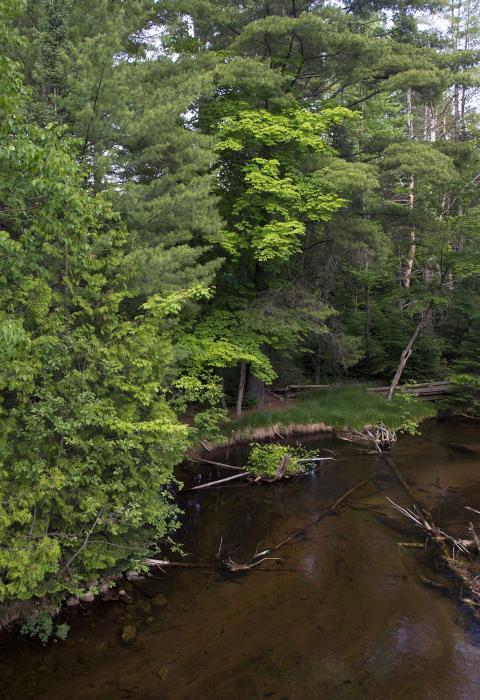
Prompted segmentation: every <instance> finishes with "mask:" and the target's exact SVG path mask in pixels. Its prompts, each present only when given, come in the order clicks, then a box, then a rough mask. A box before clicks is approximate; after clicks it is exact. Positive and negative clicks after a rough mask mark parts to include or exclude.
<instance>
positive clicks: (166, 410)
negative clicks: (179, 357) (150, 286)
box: [0, 25, 202, 624]
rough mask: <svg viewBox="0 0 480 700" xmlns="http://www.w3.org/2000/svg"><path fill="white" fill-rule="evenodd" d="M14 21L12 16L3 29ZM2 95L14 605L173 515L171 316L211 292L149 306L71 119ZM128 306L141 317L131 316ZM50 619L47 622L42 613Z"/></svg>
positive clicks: (10, 75) (5, 572) (134, 544)
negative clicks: (41, 121)
mask: <svg viewBox="0 0 480 700" xmlns="http://www.w3.org/2000/svg"><path fill="white" fill-rule="evenodd" d="M1 31H3V27H2V26H1V25H0V32H1ZM2 61H3V65H4V67H5V70H4V71H2V72H1V74H0V94H2V95H4V94H8V95H9V101H8V103H6V104H5V105H3V103H2V110H1V112H0V176H1V177H0V202H1V207H0V247H1V250H2V255H1V256H0V281H1V284H0V336H1V338H2V340H3V342H2V345H1V354H2V358H1V359H2V362H1V372H0V421H1V424H2V431H1V432H2V438H1V440H0V494H1V508H0V571H1V576H0V602H2V603H7V602H8V601H10V600H12V599H18V598H19V599H28V598H31V597H36V598H44V597H46V598H49V597H50V598H53V599H58V598H60V597H61V596H62V595H64V594H65V593H66V592H67V591H70V592H78V591H79V590H81V589H82V588H85V586H88V585H91V584H92V583H94V582H95V580H96V579H97V578H98V576H99V575H100V574H101V572H105V571H112V570H122V569H125V568H131V567H132V566H133V567H134V566H135V564H137V563H138V562H140V561H141V560H142V558H143V557H144V556H145V555H146V554H147V553H149V552H151V551H152V550H153V548H155V549H156V550H157V549H158V544H157V543H158V540H159V539H162V538H163V539H164V538H165V537H167V536H168V533H169V532H170V531H171V530H172V528H174V527H175V523H176V513H177V509H176V506H175V504H174V503H173V501H172V498H171V496H170V494H169V492H168V491H167V487H168V485H169V483H170V482H171V480H172V468H173V466H174V465H175V464H176V463H177V462H178V461H180V460H181V458H182V455H183V454H184V450H185V448H186V445H187V443H188V429H187V427H186V426H184V425H181V424H180V423H179V422H178V421H177V418H176V415H175V413H174V411H173V410H172V408H171V407H170V406H169V405H168V403H167V401H166V398H165V387H166V385H167V383H168V381H170V380H171V375H172V369H171V365H172V362H173V355H174V353H173V347H172V332H173V328H172V318H173V317H175V315H176V314H178V313H179V311H180V309H181V308H182V307H183V305H184V304H185V303H187V302H188V300H189V299H191V298H193V297H195V298H197V297H198V296H199V294H200V295H201V294H202V292H200V291H199V288H198V287H192V289H190V290H186V291H184V292H183V293H179V292H177V293H174V294H172V295H170V296H168V295H163V296H160V295H157V296H155V297H152V298H150V299H148V300H147V301H145V303H143V305H138V304H137V305H135V304H134V303H133V300H132V299H131V294H130V292H129V290H128V287H127V285H126V281H125V278H124V272H123V270H124V254H125V241H126V233H125V230H124V227H123V226H122V225H121V224H120V223H119V221H118V217H117V216H116V215H115V214H114V213H112V211H111V208H110V207H109V205H108V204H107V203H106V202H105V200H104V199H103V198H102V197H101V196H100V195H97V196H92V194H91V193H89V192H88V191H87V190H85V189H84V188H83V187H82V184H83V172H82V171H81V170H80V169H79V167H78V165H77V164H76V162H75V155H76V144H75V143H74V142H72V141H71V140H70V139H68V138H67V137H65V135H64V129H62V128H58V127H55V126H53V125H49V126H48V127H46V128H44V127H41V126H38V125H35V124H31V123H29V121H28V119H27V116H26V115H27V112H28V106H29V102H28V97H27V95H26V94H25V93H24V91H23V90H22V88H21V84H20V81H19V79H18V75H17V68H16V66H15V65H13V64H12V62H11V61H10V60H9V59H3V58H2ZM127 312H128V313H127ZM35 624H37V623H35Z"/></svg>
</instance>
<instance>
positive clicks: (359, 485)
mask: <svg viewBox="0 0 480 700" xmlns="http://www.w3.org/2000/svg"><path fill="white" fill-rule="evenodd" d="M375 475H376V472H374V473H373V474H370V476H369V477H367V478H366V479H363V480H362V481H359V482H358V483H357V484H354V486H352V487H351V488H349V489H348V491H345V493H343V494H342V495H341V496H340V498H337V500H336V501H334V502H333V503H332V504H331V505H330V506H328V508H326V509H325V510H324V511H323V512H322V513H319V514H318V515H316V516H315V517H314V518H313V519H312V520H311V521H310V522H309V523H307V524H306V525H304V526H303V527H301V528H300V529H299V530H296V531H295V532H293V533H292V534H291V535H289V537H287V538H286V539H285V540H282V542H279V543H278V544H276V545H275V546H274V547H272V548H271V549H266V550H265V551H264V552H261V553H260V554H259V555H257V556H262V555H264V554H270V553H271V552H275V551H276V550H277V549H280V547H283V546H284V545H285V544H288V542H291V541H292V540H293V539H295V537H298V536H299V535H302V534H303V533H304V532H305V531H306V530H307V529H308V528H309V527H311V526H312V525H316V524H317V523H319V522H320V521H321V520H323V519H324V518H326V517H327V516H329V515H335V514H336V513H337V512H338V508H339V506H340V505H341V504H342V503H343V501H345V500H346V499H347V498H348V497H349V496H351V495H352V493H354V492H355V491H358V489H360V488H362V486H365V484H368V482H369V481H371V480H372V479H373V477H374V476H375Z"/></svg>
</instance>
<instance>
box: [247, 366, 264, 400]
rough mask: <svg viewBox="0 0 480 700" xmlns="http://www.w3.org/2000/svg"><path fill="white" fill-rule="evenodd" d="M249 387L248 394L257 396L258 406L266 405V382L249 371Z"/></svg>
mask: <svg viewBox="0 0 480 700" xmlns="http://www.w3.org/2000/svg"><path fill="white" fill-rule="evenodd" d="M247 388H248V394H249V395H251V396H254V397H255V401H256V404H257V408H263V407H264V405H265V382H264V381H262V380H261V379H259V378H258V377H256V376H255V375H254V374H253V373H252V372H249V373H248V381H247Z"/></svg>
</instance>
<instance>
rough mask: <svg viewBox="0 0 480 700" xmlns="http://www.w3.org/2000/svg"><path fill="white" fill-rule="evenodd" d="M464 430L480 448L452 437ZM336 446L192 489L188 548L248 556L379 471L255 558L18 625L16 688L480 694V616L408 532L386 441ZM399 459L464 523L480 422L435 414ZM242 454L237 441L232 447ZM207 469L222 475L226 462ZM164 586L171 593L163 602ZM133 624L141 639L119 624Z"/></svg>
mask: <svg viewBox="0 0 480 700" xmlns="http://www.w3.org/2000/svg"><path fill="white" fill-rule="evenodd" d="M450 442H455V443H461V444H463V445H468V446H470V447H471V448H473V449H477V448H478V450H479V454H478V455H475V454H463V453H460V452H457V451H453V450H452V449H450V448H449V447H448V443H450ZM308 446H309V447H313V446H315V447H319V448H333V449H335V451H336V452H337V461H335V462H329V463H327V465H326V466H325V467H323V468H322V469H320V470H318V471H317V472H315V474H313V475H312V476H309V477H304V478H301V479H297V480H292V481H290V482H288V483H279V484H275V485H273V486H255V485H246V486H242V485H237V486H232V487H229V488H224V489H219V490H215V491H213V490H212V491H205V492H199V493H197V494H190V495H189V496H188V498H187V500H186V501H185V503H184V507H185V509H186V515H185V525H184V529H183V532H182V533H181V535H182V538H183V541H184V542H185V543H186V549H187V551H189V552H190V553H191V555H190V557H189V560H190V561H196V562H206V563H207V564H208V563H210V562H211V561H212V560H213V558H214V556H215V554H216V552H217V550H218V548H219V544H220V541H223V546H224V547H228V548H231V549H232V558H233V559H235V561H246V560H247V559H249V558H250V557H251V556H252V554H253V553H254V552H255V550H256V549H257V547H259V548H260V549H263V548H265V547H267V546H271V545H274V544H276V543H278V542H280V541H282V540H283V539H285V538H286V537H287V536H288V535H289V534H290V533H291V532H293V531H294V530H295V529H298V528H299V527H302V525H304V524H305V523H306V522H307V521H309V520H310V519H311V518H313V517H314V516H315V515H316V514H317V513H318V512H320V511H321V510H322V508H323V507H325V506H326V505H327V504H329V503H331V502H332V501H333V500H334V499H335V498H336V497H337V496H339V495H341V494H342V493H343V492H344V491H346V489H347V488H349V486H351V485H352V484H354V483H356V482H358V481H360V480H361V479H362V478H365V477H366V476H368V475H369V474H370V473H372V472H373V471H375V470H376V471H377V476H376V477H375V478H374V479H373V480H372V481H371V482H370V483H369V484H368V485H366V486H365V487H363V488H362V489H361V490H359V491H358V492H357V493H355V494H354V496H352V498H351V499H350V500H349V501H348V502H346V504H345V506H344V508H343V511H342V513H341V515H340V516H331V517H327V518H325V519H324V520H322V521H321V522H319V523H318V524H317V525H314V526H312V527H310V528H309V529H308V530H307V533H306V535H305V536H304V537H302V538H301V539H296V540H294V541H292V542H291V543H290V544H288V545H286V546H285V547H283V548H281V549H280V550H279V551H278V553H277V554H278V556H281V557H282V560H281V561H279V562H276V561H270V562H266V563H265V565H264V566H265V567H268V571H262V570H260V569H257V570H254V571H251V572H248V573H243V574H236V575H234V574H228V575H221V574H218V573H217V574H215V573H213V572H212V570H211V569H209V568H205V570H202V569H190V570H186V569H185V570H176V571H173V570H170V571H169V572H168V574H167V575H162V574H158V578H155V579H150V580H148V581H147V582H143V583H140V584H136V587H134V586H130V594H131V597H132V601H131V603H130V604H128V605H127V604H125V603H121V602H116V603H113V602H112V603H100V602H99V603H96V604H94V605H91V606H85V607H84V608H83V609H81V610H77V611H75V612H74V613H73V614H72V615H70V619H69V623H70V625H71V631H70V635H69V639H68V640H67V642H66V643H63V644H62V643H59V644H51V645H49V646H47V647H46V648H43V647H42V646H41V645H38V646H37V645H35V644H31V643H24V642H18V641H15V640H14V641H12V640H11V639H10V640H9V641H7V642H6V643H5V644H4V645H3V647H2V649H1V657H0V689H1V690H2V697H3V698H5V700H8V699H15V700H17V699H18V700H23V699H24V698H25V700H27V699H31V698H32V699H33V698H35V700H63V699H65V700H121V699H122V700H123V699H124V698H134V699H136V700H153V699H155V700H156V699H162V700H177V699H178V700H180V699H181V700H230V699H232V700H247V699H248V700H256V699H257V698H258V699H260V698H272V699H273V700H287V699H288V700H312V699H322V700H324V699H325V700H330V699H332V700H333V699H335V700H337V699H339V700H343V699H345V700H347V699H348V700H353V699H355V700H356V699H363V698H376V699H378V700H384V699H385V700H387V699H388V700H390V699H396V698H399V699H405V698H407V699H415V700H417V699H422V700H423V699H426V700H427V699H430V698H431V699H432V700H475V699H476V698H480V629H479V628H478V626H477V625H476V624H474V623H473V622H472V621H471V620H470V619H469V617H468V615H467V614H466V613H465V612H464V610H463V609H462V608H461V607H460V606H459V605H458V604H457V603H456V602H455V599H454V598H453V597H451V596H449V595H448V594H447V593H445V592H444V591H439V590H436V589H433V588H430V587H427V586H425V584H423V583H421V581H420V579H419V574H422V575H424V576H427V577H429V578H435V579H436V580H442V575H441V572H436V571H435V570H434V562H433V561H432V560H431V559H430V556H429V554H428V553H426V552H424V551H423V550H418V549H410V548H409V549H407V548H403V547H400V546H398V542H405V541H415V539H418V534H417V533H415V531H414V530H412V529H411V528H410V526H409V525H408V524H407V523H405V522H403V521H402V520H401V518H400V517H399V516H397V514H396V513H395V512H393V511H392V509H391V508H390V507H389V506H388V503H387V501H386V496H389V497H390V498H392V499H393V500H395V501H397V502H400V503H402V504H405V505H407V504H408V497H407V496H406V494H405V492H404V491H403V490H402V488H401V487H400V486H399V485H398V482H397V481H396V480H395V477H394V476H393V475H392V473H391V472H390V470H389V468H388V466H387V465H386V464H385V463H384V462H383V461H382V460H381V459H378V458H377V457H372V456H365V455H361V454H359V452H358V450H357V449H356V448H355V447H353V446H351V445H346V444H344V443H337V442H335V441H333V440H331V439H330V438H328V439H327V438H323V439H320V438H318V439H315V440H312V439H310V440H308ZM393 454H394V458H395V461H396V464H397V465H398V467H399V468H400V469H401V471H402V473H403V475H404V476H405V478H406V479H408V481H409V483H410V484H411V488H412V489H413V490H414V491H415V493H416V494H418V496H419V497H420V498H421V499H422V501H423V502H424V503H425V505H427V506H428V507H430V508H432V509H433V512H434V516H435V518H436V520H437V521H439V522H441V524H442V525H443V526H445V527H450V528H451V529H452V530H455V529H458V528H461V527H463V524H464V523H466V522H467V521H468V516H467V517H466V515H465V511H464V506H465V505H470V506H473V507H476V508H479V507H480V426H472V425H468V424H462V423H443V424H435V423H432V424H430V425H427V426H426V427H425V429H424V431H423V435H422V437H419V438H404V439H402V440H400V441H399V443H398V444H397V446H396V447H395V450H394V453H393ZM234 458H236V459H237V461H240V462H241V460H242V456H241V455H239V454H237V455H235V456H233V457H232V456H230V459H231V460H232V461H233V459H234ZM205 476H215V472H211V473H208V472H207V473H206V475H205ZM163 596H165V597H166V599H167V601H168V604H167V605H165V599H164V597H163ZM128 623H134V624H135V625H136V626H137V630H138V637H137V640H136V642H135V644H134V645H132V646H130V647H125V646H123V645H122V643H121V640H120V635H121V630H122V627H123V626H124V625H125V624H128Z"/></svg>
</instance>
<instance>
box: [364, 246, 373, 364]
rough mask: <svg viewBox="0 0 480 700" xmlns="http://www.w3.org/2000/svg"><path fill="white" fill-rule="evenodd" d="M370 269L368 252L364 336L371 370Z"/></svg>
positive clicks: (367, 359)
mask: <svg viewBox="0 0 480 700" xmlns="http://www.w3.org/2000/svg"><path fill="white" fill-rule="evenodd" d="M368 268H369V259H368V252H367V253H366V254H365V288H364V292H365V325H364V336H365V359H366V361H367V367H368V368H369V369H370V364H371V358H372V351H371V343H370V329H371V325H372V312H371V309H370V285H369V282H368Z"/></svg>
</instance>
